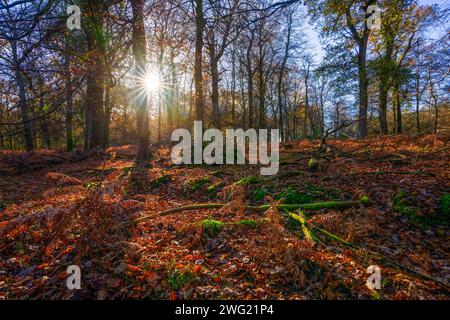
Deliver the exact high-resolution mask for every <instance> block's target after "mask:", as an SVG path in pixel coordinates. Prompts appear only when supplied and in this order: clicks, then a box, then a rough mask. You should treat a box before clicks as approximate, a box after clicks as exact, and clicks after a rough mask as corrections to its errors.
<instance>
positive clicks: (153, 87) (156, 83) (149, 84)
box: [144, 72, 161, 92]
mask: <svg viewBox="0 0 450 320" xmlns="http://www.w3.org/2000/svg"><path fill="white" fill-rule="evenodd" d="M144 85H145V88H146V89H147V91H149V92H157V91H158V90H159V88H160V87H161V81H160V79H159V75H158V73H156V72H149V73H148V74H147V75H146V76H145V79H144Z"/></svg>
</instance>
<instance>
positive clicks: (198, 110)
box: [194, 0, 205, 121]
mask: <svg viewBox="0 0 450 320" xmlns="http://www.w3.org/2000/svg"><path fill="white" fill-rule="evenodd" d="M195 3H196V8H195V13H196V16H195V59H194V60H195V62H194V78H195V120H197V121H204V106H203V75H202V64H203V62H202V51H203V29H204V26H205V22H204V17H203V0H196V1H195Z"/></svg>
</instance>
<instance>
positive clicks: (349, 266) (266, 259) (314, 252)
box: [0, 135, 450, 299]
mask: <svg viewBox="0 0 450 320" xmlns="http://www.w3.org/2000/svg"><path fill="white" fill-rule="evenodd" d="M449 141H450V137H448V136H447V137H446V136H437V135H431V136H422V137H409V136H405V135H395V136H389V137H376V138H370V139H366V140H363V141H359V140H329V141H328V144H329V145H331V146H333V147H328V148H327V150H324V151H319V150H318V145H319V142H318V141H302V142H292V143H288V144H284V145H283V147H282V150H281V164H280V171H279V173H278V175H277V176H274V177H262V176H260V175H259V167H258V166H249V165H239V166H238V165H235V166H227V165H223V166H206V165H204V166H174V165H171V161H170V150H168V149H160V150H154V160H153V161H152V162H151V164H150V163H149V164H147V165H137V164H135V162H134V159H133V156H134V147H132V146H124V147H114V148H110V149H109V150H108V151H107V153H106V154H102V153H98V154H97V155H96V156H95V155H93V156H91V157H89V158H87V159H84V160H81V161H57V163H52V164H49V165H44V166H39V167H38V168H37V169H36V168H34V169H33V170H31V169H29V170H28V169H27V167H23V166H17V165H16V166H14V163H15V162H14V161H15V159H18V158H20V156H19V155H17V154H16V155H14V154H11V153H10V152H2V153H0V236H1V238H0V239H1V240H0V299H130V298H131V299H141V298H147V299H448V298H449V297H450V294H449V288H450V285H449V282H448V276H449V273H450V272H449V271H450V269H449V268H450V259H449V253H450V250H449V248H450V242H449V236H450V229H449V220H450V213H449V207H450V205H449V202H450V200H449V195H448V194H449V193H450V179H449V178H450V171H449V168H450V167H449V164H450V157H449V155H450V154H449V153H450V151H449V148H448V146H449ZM46 153H47V154H51V153H52V152H51V151H46ZM42 154H45V152H44V151H42ZM57 154H59V153H56V152H55V155H57ZM61 154H62V153H61ZM311 158H312V159H315V160H313V161H312V160H311ZM11 163H12V164H13V165H12V166H11ZM2 168H3V169H2ZM11 168H13V169H14V168H15V169H17V168H19V169H17V170H19V171H20V172H21V173H17V172H14V171H12V170H13V169H11ZM15 169H14V170H15ZM2 170H3V171H2ZM367 197H368V200H369V201H368V202H367ZM361 199H365V201H359V200H361ZM330 201H333V203H334V204H335V202H336V201H354V202H351V203H350V205H348V206H346V207H343V208H339V207H333V205H331V208H325V209H319V210H307V209H305V210H303V211H302V213H300V214H301V215H303V217H304V218H305V219H306V223H305V224H301V223H300V222H299V221H298V220H295V219H293V217H295V216H292V215H290V214H289V212H286V210H283V209H282V205H283V204H305V203H321V202H330ZM358 201H359V202H358ZM205 203H209V204H221V203H227V205H226V206H225V207H223V208H221V209H219V208H215V209H214V208H208V207H203V208H201V207H195V208H196V209H192V208H191V209H189V208H188V209H187V210H183V211H175V212H170V211H169V212H163V213H162V214H159V213H161V212H162V211H164V210H168V209H171V208H178V207H182V206H186V205H193V204H205ZM263 204H269V205H270V206H269V207H266V208H265V209H267V210H257V209H255V206H260V205H263ZM249 205H251V206H253V207H252V208H245V207H244V206H249ZM314 209H317V208H314ZM290 212H291V213H296V214H299V212H298V211H296V210H290ZM143 217H146V218H145V219H141V221H140V222H135V223H133V219H138V218H143ZM302 226H303V227H304V228H302ZM318 228H320V229H318ZM320 230H326V231H327V232H329V233H331V234H333V235H335V236H337V237H334V236H330V235H329V234H328V235H327V234H326V233H324V232H320ZM70 265H78V266H80V268H81V290H68V289H67V287H66V283H65V282H66V278H67V277H68V274H67V273H66V269H67V268H68V266H70ZM370 265H378V266H379V267H380V268H381V289H379V290H370V289H369V288H368V287H367V286H366V281H367V279H368V277H369V276H370V274H368V273H367V272H366V269H367V268H368V267H369V266H370Z"/></svg>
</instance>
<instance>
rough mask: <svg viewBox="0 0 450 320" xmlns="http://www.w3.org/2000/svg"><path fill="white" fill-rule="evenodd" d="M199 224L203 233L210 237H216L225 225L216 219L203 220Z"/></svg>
mask: <svg viewBox="0 0 450 320" xmlns="http://www.w3.org/2000/svg"><path fill="white" fill-rule="evenodd" d="M201 225H202V227H203V231H204V232H205V234H207V235H208V236H210V237H216V236H217V235H218V234H219V233H220V231H222V229H223V228H224V226H225V224H224V223H223V222H221V221H217V220H203V221H202V222H201Z"/></svg>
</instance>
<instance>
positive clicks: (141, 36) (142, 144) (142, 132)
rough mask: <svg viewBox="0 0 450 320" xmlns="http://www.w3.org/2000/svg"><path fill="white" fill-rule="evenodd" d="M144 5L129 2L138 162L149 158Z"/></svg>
mask: <svg viewBox="0 0 450 320" xmlns="http://www.w3.org/2000/svg"><path fill="white" fill-rule="evenodd" d="M144 4H145V0H131V8H132V10H133V35H132V47H133V55H134V61H135V63H136V79H137V81H136V83H137V86H138V88H137V89H138V90H137V91H138V92H139V95H138V97H137V98H136V103H137V112H136V120H137V142H138V154H137V159H138V160H146V159H148V158H150V156H151V151H150V128H149V120H148V106H147V89H146V87H145V84H144V81H142V79H144V78H145V75H146V57H147V42H146V36H145V26H144V16H143V14H144Z"/></svg>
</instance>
